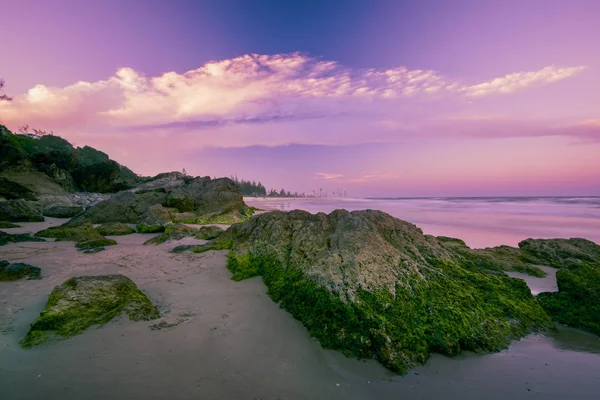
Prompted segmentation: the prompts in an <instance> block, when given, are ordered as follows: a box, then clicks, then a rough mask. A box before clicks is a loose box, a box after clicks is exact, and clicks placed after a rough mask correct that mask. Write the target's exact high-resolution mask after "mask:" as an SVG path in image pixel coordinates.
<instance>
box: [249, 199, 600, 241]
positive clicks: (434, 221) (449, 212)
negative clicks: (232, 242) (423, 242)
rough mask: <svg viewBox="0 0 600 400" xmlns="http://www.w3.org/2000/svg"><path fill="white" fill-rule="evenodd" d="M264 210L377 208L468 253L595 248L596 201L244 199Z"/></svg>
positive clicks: (599, 208)
mask: <svg viewBox="0 0 600 400" xmlns="http://www.w3.org/2000/svg"><path fill="white" fill-rule="evenodd" d="M246 202H247V203H248V204H251V205H256V206H258V207H261V208H263V209H277V210H293V209H302V210H306V211H309V212H311V213H316V212H326V213H329V212H331V211H333V210H335V209H340V208H343V209H346V210H349V211H353V210H364V209H377V210H381V211H384V212H387V213H389V214H391V215H393V216H394V217H397V218H400V219H403V220H406V221H409V222H412V223H414V224H416V225H417V226H419V227H420V228H421V229H422V230H423V232H424V233H426V234H431V235H435V236H450V237H455V238H459V239H462V240H464V241H465V242H466V243H467V245H469V246H470V247H472V248H483V247H492V246H499V245H508V246H517V244H518V243H519V242H520V241H521V240H524V239H527V238H541V239H550V238H571V237H581V238H585V239H588V240H591V241H594V242H596V243H600V198H598V197H590V198H505V199H503V198H479V199H477V198H472V199H465V198H462V199H452V198H429V199H395V200H393V199H378V200H370V199H266V200H263V199H256V200H255V199H247V201H246Z"/></svg>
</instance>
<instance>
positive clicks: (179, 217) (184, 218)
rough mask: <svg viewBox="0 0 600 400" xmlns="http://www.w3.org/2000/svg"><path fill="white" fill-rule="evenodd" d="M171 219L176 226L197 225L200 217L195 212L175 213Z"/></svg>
mask: <svg viewBox="0 0 600 400" xmlns="http://www.w3.org/2000/svg"><path fill="white" fill-rule="evenodd" d="M171 219H172V220H173V222H174V223H176V224H178V223H181V224H195V223H196V221H197V220H198V216H197V215H196V214H194V213H193V212H184V213H179V212H174V213H171Z"/></svg>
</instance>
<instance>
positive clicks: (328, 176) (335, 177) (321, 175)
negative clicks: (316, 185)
mask: <svg viewBox="0 0 600 400" xmlns="http://www.w3.org/2000/svg"><path fill="white" fill-rule="evenodd" d="M316 174H317V179H323V180H326V181H331V180H338V179H340V178H343V177H344V175H341V174H327V173H325V172H317V173H316Z"/></svg>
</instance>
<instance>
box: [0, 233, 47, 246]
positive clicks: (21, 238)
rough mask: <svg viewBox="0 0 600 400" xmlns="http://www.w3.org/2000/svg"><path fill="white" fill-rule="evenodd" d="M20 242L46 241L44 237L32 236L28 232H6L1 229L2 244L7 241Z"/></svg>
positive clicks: (0, 239)
mask: <svg viewBox="0 0 600 400" xmlns="http://www.w3.org/2000/svg"><path fill="white" fill-rule="evenodd" d="M20 242H45V240H44V239H41V238H39V237H33V236H30V235H29V234H27V233H14V234H13V233H6V232H3V231H0V246H4V245H5V244H7V243H20Z"/></svg>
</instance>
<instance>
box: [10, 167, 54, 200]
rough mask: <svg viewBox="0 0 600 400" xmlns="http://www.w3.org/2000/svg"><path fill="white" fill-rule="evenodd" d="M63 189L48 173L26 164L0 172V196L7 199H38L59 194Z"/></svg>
mask: <svg viewBox="0 0 600 400" xmlns="http://www.w3.org/2000/svg"><path fill="white" fill-rule="evenodd" d="M64 193H65V190H64V189H63V188H62V186H60V185H59V184H57V183H56V182H54V181H53V180H52V179H51V178H50V177H49V176H48V175H46V174H45V173H43V172H40V171H36V170H34V169H32V168H29V167H26V166H15V167H11V168H7V169H5V170H3V171H2V172H0V196H2V197H5V198H7V199H26V200H38V199H39V198H40V197H41V196H44V195H61V194H64Z"/></svg>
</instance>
